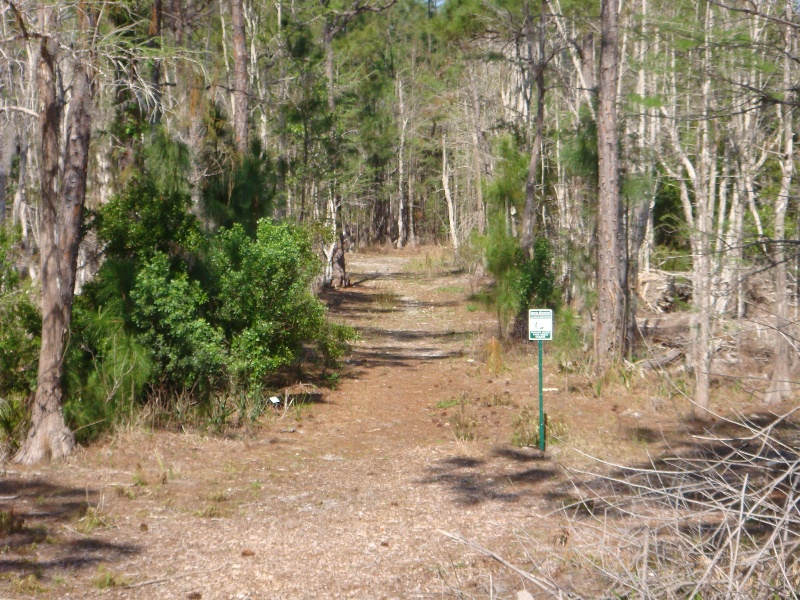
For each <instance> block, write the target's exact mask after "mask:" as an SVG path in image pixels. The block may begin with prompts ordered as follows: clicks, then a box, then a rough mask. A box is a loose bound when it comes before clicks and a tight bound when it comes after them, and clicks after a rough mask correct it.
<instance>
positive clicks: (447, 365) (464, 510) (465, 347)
mask: <svg viewBox="0 0 800 600" xmlns="http://www.w3.org/2000/svg"><path fill="white" fill-rule="evenodd" d="M443 256H444V255H443V254H442V253H441V252H438V251H436V250H424V249H423V250H419V251H416V252H411V253H404V252H394V253H390V254H388V255H387V254H360V255H355V256H352V255H348V260H349V267H350V269H351V280H352V283H353V286H352V287H351V288H348V289H345V290H339V291H336V292H331V293H330V294H329V295H328V296H327V298H326V299H327V300H328V302H329V304H330V306H331V313H332V315H333V316H334V317H335V318H336V319H338V320H341V321H342V322H346V323H349V324H351V325H353V326H354V327H356V328H357V329H358V331H359V332H360V335H361V338H360V340H359V341H358V342H357V343H356V345H355V349H354V352H353V353H352V355H351V356H350V358H349V360H348V365H347V368H346V369H345V371H344V373H343V374H342V377H341V379H340V381H339V382H338V386H337V387H336V389H333V390H331V389H322V390H320V391H321V394H310V395H309V396H308V398H309V399H311V400H312V402H309V403H306V404H303V405H299V404H298V405H295V406H290V407H285V408H284V407H281V408H279V409H277V410H276V411H275V412H274V413H270V414H269V415H268V416H266V417H264V418H262V419H261V422H260V423H259V425H258V426H256V427H251V428H248V429H246V430H245V429H234V430H232V431H230V432H229V433H228V434H226V435H222V436H220V435H211V434H206V433H202V432H165V431H149V430H148V429H147V428H146V426H144V425H141V426H137V427H132V428H131V429H130V430H129V431H125V432H118V433H116V434H115V435H114V436H113V438H110V439H107V440H105V441H103V442H101V443H97V444H94V445H92V446H91V447H89V448H85V449H81V450H80V451H79V452H78V453H77V454H76V456H74V457H73V458H71V459H70V460H69V461H68V462H67V463H65V464H60V465H51V466H46V467H42V468H38V469H26V468H20V467H17V466H13V465H6V471H5V473H4V477H3V479H2V481H0V509H2V510H4V511H9V510H11V509H13V511H14V512H15V514H16V515H19V516H21V517H23V518H24V523H21V524H20V523H14V524H12V525H13V527H11V528H12V529H13V530H14V531H13V533H11V534H10V535H8V536H7V537H6V538H5V539H3V540H0V548H2V556H0V576H2V580H0V597H8V598H23V597H39V598H93V597H108V598H204V599H217V598H219V599H222V598H225V599H227V598H287V599H288V598H318V597H319V598H370V599H372V598H434V597H436V598H441V597H454V596H455V594H456V592H457V591H458V592H461V593H463V596H462V597H474V598H488V597H490V595H491V596H492V597H494V598H515V597H516V591H517V590H519V589H523V587H525V585H524V582H522V580H521V579H520V578H519V577H518V576H516V575H514V574H513V573H510V572H509V571H507V570H504V569H503V568H502V567H500V566H499V565H498V564H497V563H495V562H493V561H491V560H490V559H487V558H485V557H482V556H480V555H478V554H476V553H475V552H474V551H472V550H470V549H469V548H467V547H465V546H463V545H458V544H455V543H454V542H452V541H450V540H448V539H447V538H445V537H444V536H443V535H442V534H441V533H439V532H438V531H437V530H444V531H452V532H458V533H460V534H462V535H463V536H465V537H466V538H469V539H471V540H475V541H477V542H478V543H480V544H481V545H483V546H485V547H488V548H491V549H493V550H495V551H497V552H498V553H500V554H502V555H503V556H504V557H505V558H506V559H508V560H509V561H510V562H512V563H515V564H517V565H519V566H521V567H523V568H526V567H529V566H530V565H531V564H532V562H534V561H536V560H537V557H538V556H540V555H541V551H542V550H543V549H544V550H547V549H549V548H553V547H555V546H557V545H558V544H559V543H562V542H559V540H560V537H559V536H560V521H559V518H558V517H556V516H546V515H548V514H549V513H551V512H552V511H553V510H554V509H557V508H558V507H559V506H561V504H562V503H563V501H564V500H565V498H568V494H569V490H568V485H567V484H568V481H569V479H570V478H571V477H572V478H574V477H578V475H575V474H574V473H573V474H570V473H569V472H568V471H565V470H564V468H563V467H564V466H565V465H566V466H572V467H580V468H582V469H586V470H589V471H592V470H598V469H601V468H603V467H602V466H601V465H600V464H599V463H595V462H593V461H591V460H590V459H588V458H586V457H585V456H583V455H582V454H580V453H579V452H585V453H586V454H590V455H594V456H600V457H602V458H604V459H608V460H612V461H626V462H629V463H632V462H637V461H642V460H645V459H646V457H647V455H648V453H650V454H658V453H659V452H661V451H662V450H663V449H664V448H665V446H667V445H669V446H671V447H673V448H676V447H680V446H682V445H685V444H690V443H691V438H690V436H688V435H687V430H688V429H690V428H691V427H692V424H691V423H690V422H687V421H686V420H685V419H683V417H682V415H683V414H685V413H686V410H687V407H686V406H685V405H682V404H681V403H680V402H679V401H676V400H674V398H675V396H676V394H675V393H674V390H673V389H672V388H673V387H674V386H673V385H672V384H664V383H660V382H658V381H656V380H655V379H650V380H644V379H640V377H639V376H638V375H635V376H634V377H635V381H625V380H624V378H621V379H608V380H606V381H601V382H596V381H593V380H591V379H590V378H589V377H588V376H587V375H585V374H582V373H580V372H574V369H573V368H572V367H571V364H569V362H568V360H567V358H565V357H566V356H567V354H565V353H564V352H562V351H561V350H559V347H558V346H557V345H555V344H553V345H551V346H548V347H547V359H546V369H545V373H546V376H545V384H544V385H545V387H546V388H551V389H555V390H557V391H549V392H547V395H546V402H547V406H548V409H547V411H548V413H549V416H550V422H551V426H552V428H553V431H554V433H555V434H556V435H557V437H560V438H561V441H560V442H559V443H555V444H554V445H552V446H551V447H550V448H548V450H547V452H546V454H545V455H544V456H543V455H541V454H540V452H539V451H538V450H536V449H532V448H522V447H518V446H512V445H511V441H512V438H513V436H514V432H515V431H516V432H517V433H518V434H519V433H520V431H522V430H523V429H524V428H525V426H528V425H531V423H534V422H535V418H536V409H535V402H534V401H535V389H536V388H535V382H536V364H535V353H534V347H533V346H531V347H528V346H521V347H519V348H517V349H516V350H514V351H512V352H510V353H508V352H504V351H502V350H501V349H500V348H498V347H497V346H496V345H494V346H493V345H492V343H491V342H490V341H489V340H490V339H491V336H492V335H493V334H494V333H495V331H496V328H497V325H496V320H495V317H494V315H493V314H492V313H490V312H486V311H485V310H484V309H483V306H482V305H481V304H480V303H479V302H478V301H476V300H474V299H473V298H472V297H473V295H474V294H475V292H477V291H479V290H480V289H481V286H482V285H483V284H484V283H485V282H483V281H481V280H480V279H478V278H475V277H474V276H471V275H469V274H466V273H463V272H457V271H453V270H451V267H449V266H448V264H447V261H446V260H445V259H444V258H443ZM573 356H574V352H573ZM490 365H491V366H492V368H491V369H490ZM559 365H560V367H559ZM676 378H677V379H676V381H677V384H678V385H680V381H681V380H680V375H679V374H678V375H676ZM671 386H672V387H671ZM734 401H735V402H737V403H740V404H738V407H739V408H740V409H742V410H745V411H746V410H748V405H747V404H746V397H737V398H733V400H731V402H734ZM743 402H744V403H743ZM742 403H743V404H742ZM529 407H530V410H528V409H529ZM556 441H557V442H558V440H556ZM523 532H524V533H523ZM563 577H565V578H568V577H569V574H564V575H563ZM490 582H491V585H492V588H493V589H492V591H491V594H490V589H489V586H490ZM531 592H535V590H531Z"/></svg>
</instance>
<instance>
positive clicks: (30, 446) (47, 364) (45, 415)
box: [14, 38, 85, 464]
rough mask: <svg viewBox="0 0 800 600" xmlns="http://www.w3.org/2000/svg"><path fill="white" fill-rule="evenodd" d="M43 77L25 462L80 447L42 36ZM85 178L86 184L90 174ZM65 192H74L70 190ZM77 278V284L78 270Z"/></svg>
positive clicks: (54, 135) (52, 96) (53, 112)
mask: <svg viewBox="0 0 800 600" xmlns="http://www.w3.org/2000/svg"><path fill="white" fill-rule="evenodd" d="M37 81H38V91H39V100H40V103H41V105H42V110H41V116H40V119H39V127H40V131H41V136H42V138H41V156H40V158H39V169H40V177H41V185H42V188H41V206H40V209H39V227H40V234H39V256H40V268H41V280H42V345H41V350H40V354H39V371H38V386H37V388H36V396H35V398H34V401H33V406H32V407H31V424H30V429H29V430H28V435H27V437H26V439H25V441H24V443H23V444H22V447H21V448H20V450H19V452H18V453H17V455H16V456H15V457H14V461H15V462H18V463H23V464H33V463H37V462H41V461H43V460H50V459H58V458H63V457H64V456H67V455H68V454H69V453H70V452H71V451H72V449H73V447H74V445H75V440H74V437H73V435H72V432H71V431H70V430H69V429H68V428H67V426H66V425H65V423H64V416H63V414H62V412H61V405H62V403H63V389H62V381H61V379H62V375H63V368H62V364H63V359H64V348H65V334H66V331H65V329H66V325H67V321H65V317H66V316H67V314H68V311H66V310H65V307H64V305H63V299H62V283H66V281H63V282H62V277H61V275H62V274H61V267H62V259H63V255H62V254H61V243H60V240H59V236H58V235H57V233H56V230H57V227H58V221H59V218H58V217H59V214H58V213H59V210H58V191H57V187H56V186H57V180H58V158H59V143H58V137H59V136H58V134H59V124H60V121H61V107H60V105H59V103H58V101H57V98H56V77H55V69H54V64H53V57H52V56H51V54H50V51H49V48H48V45H47V39H46V38H45V39H43V40H42V43H41V47H40V56H39V64H38V66H37ZM76 83H77V80H76ZM80 88H81V86H80V85H78V87H77V88H76V90H75V92H74V93H75V96H73V102H74V101H75V100H78V98H77V97H76V96H78V95H79V94H80ZM80 110H81V109H80V106H79V104H76V105H75V106H74V107H73V112H72V113H71V117H70V122H71V124H72V123H73V122H74V120H75V119H76V118H77V117H76V116H75V112H80ZM73 135H74V131H71V130H70V131H68V139H71V138H72V136H73ZM70 159H71V157H69V158H68V161H69V163H71V162H72V161H71V160H70ZM69 163H68V164H67V165H65V167H66V169H69V168H70V166H71V164H69ZM65 174H66V172H65ZM83 181H84V186H85V172H84V179H83ZM65 183H66V184H67V186H68V185H69V182H67V181H65ZM74 183H75V184H79V180H75V182H74ZM65 187H66V186H65ZM73 189H74V186H73ZM84 189H85V187H84ZM65 193H67V194H68V192H66V189H65ZM65 208H68V207H65ZM65 212H66V211H65ZM76 235H77V232H76ZM76 250H77V248H76ZM72 281H73V282H74V274H73V278H72ZM70 307H71V298H70Z"/></svg>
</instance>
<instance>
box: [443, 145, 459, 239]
mask: <svg viewBox="0 0 800 600" xmlns="http://www.w3.org/2000/svg"><path fill="white" fill-rule="evenodd" d="M442 186H443V187H444V197H445V200H446V201H447V218H448V221H449V223H450V242H451V243H452V244H453V250H455V251H456V252H458V227H457V226H456V207H455V203H454V202H453V195H452V194H451V193H450V166H449V165H448V164H447V137H446V136H445V135H444V134H442Z"/></svg>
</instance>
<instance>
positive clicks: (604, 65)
mask: <svg viewBox="0 0 800 600" xmlns="http://www.w3.org/2000/svg"><path fill="white" fill-rule="evenodd" d="M617 10H618V8H617V0H603V2H602V8H601V13H600V19H601V42H600V87H599V102H598V115H597V151H598V158H599V169H598V179H599V190H598V215H597V318H596V321H595V336H594V354H595V360H596V364H597V368H598V370H599V371H604V370H606V369H607V368H608V367H609V366H610V365H612V364H614V363H616V362H617V361H619V359H620V357H621V355H622V352H623V351H624V329H623V316H624V315H623V302H622V299H623V296H624V293H623V290H622V289H621V285H622V284H621V282H622V277H621V273H620V267H619V265H620V262H619V260H620V248H619V215H620V202H619V168H618V148H617V109H616V102H617V76H618V68H619V66H618V63H617V53H618V29H617Z"/></svg>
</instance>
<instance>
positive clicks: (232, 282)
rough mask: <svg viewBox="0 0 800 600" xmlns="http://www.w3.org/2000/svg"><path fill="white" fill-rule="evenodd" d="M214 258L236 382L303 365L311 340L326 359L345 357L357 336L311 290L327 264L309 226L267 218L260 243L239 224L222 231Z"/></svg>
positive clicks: (218, 316) (217, 314)
mask: <svg viewBox="0 0 800 600" xmlns="http://www.w3.org/2000/svg"><path fill="white" fill-rule="evenodd" d="M211 263H212V267H211V269H212V272H213V274H214V284H215V290H214V292H215V298H214V302H213V305H214V307H215V310H214V313H213V314H214V319H215V322H216V323H218V324H219V325H220V326H221V327H222V329H223V331H224V332H225V336H226V339H228V340H229V343H230V360H229V363H228V367H229V372H230V374H231V375H233V376H234V378H235V379H236V380H237V381H239V382H240V383H244V382H249V383H250V384H252V385H259V384H260V383H261V381H262V380H263V378H264V377H266V376H268V375H270V374H272V373H275V372H276V371H278V370H280V369H282V368H284V367H287V366H289V365H292V364H294V363H296V362H297V361H298V360H299V359H300V358H301V357H302V353H303V349H304V347H305V345H306V344H311V345H313V346H315V347H316V349H317V351H318V352H319V354H320V356H321V358H322V359H323V360H324V361H325V362H326V364H331V363H334V362H335V361H336V360H338V359H339V358H341V356H342V355H343V353H344V351H345V349H346V342H347V340H348V339H352V337H353V333H352V330H350V329H349V328H345V327H342V326H338V325H335V324H332V323H330V322H328V321H327V319H326V316H327V309H326V308H325V306H324V304H322V302H320V301H319V299H317V298H316V297H315V296H314V295H313V294H312V293H311V283H312V281H313V279H314V278H315V277H316V276H317V275H318V274H319V271H320V267H321V265H320V261H319V259H318V257H317V255H316V254H315V252H314V251H313V248H312V243H311V238H310V235H309V233H308V232H307V231H306V230H305V229H303V228H300V227H297V226H292V225H289V224H274V223H271V222H269V221H267V220H262V221H260V222H259V223H258V228H257V232H256V238H255V239H254V240H253V239H251V238H250V237H248V236H247V234H246V233H245V231H244V229H243V228H242V227H240V226H238V225H236V226H234V227H232V228H231V229H228V230H224V231H222V232H220V234H219V236H218V239H217V241H216V244H215V247H214V250H213V251H212V253H211Z"/></svg>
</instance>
